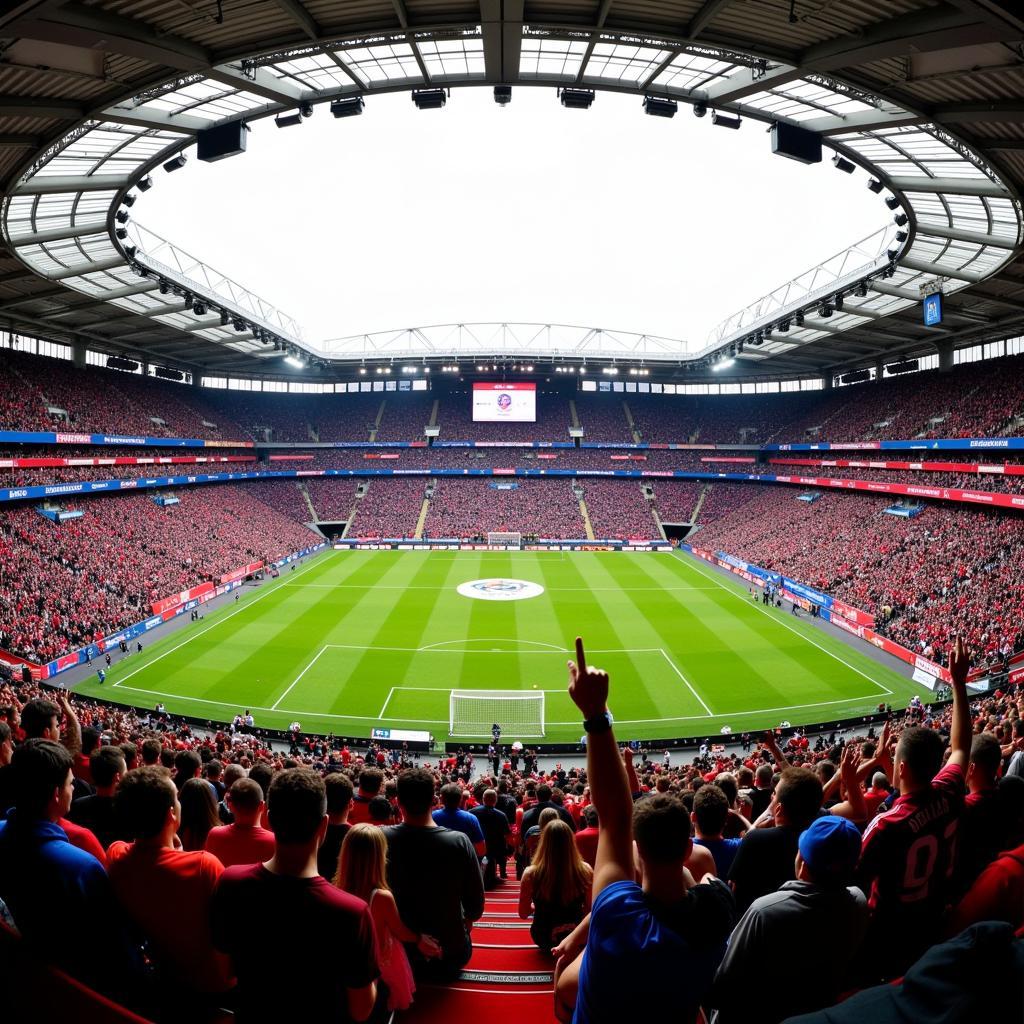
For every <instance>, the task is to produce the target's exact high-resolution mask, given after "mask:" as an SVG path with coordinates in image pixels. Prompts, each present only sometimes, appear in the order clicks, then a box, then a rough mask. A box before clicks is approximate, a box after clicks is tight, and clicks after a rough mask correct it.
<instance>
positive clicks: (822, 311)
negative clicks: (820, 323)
mask: <svg viewBox="0 0 1024 1024" xmlns="http://www.w3.org/2000/svg"><path fill="white" fill-rule="evenodd" d="M831 315H832V307H831V306H830V305H829V304H828V303H827V302H823V303H822V304H821V305H820V306H819V307H818V316H819V317H821V319H822V320H827V319H828V318H829V317H830V316H831Z"/></svg>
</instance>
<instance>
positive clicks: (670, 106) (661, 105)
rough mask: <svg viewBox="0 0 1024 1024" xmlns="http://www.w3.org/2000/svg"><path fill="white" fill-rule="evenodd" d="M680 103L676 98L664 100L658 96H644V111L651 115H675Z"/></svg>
mask: <svg viewBox="0 0 1024 1024" xmlns="http://www.w3.org/2000/svg"><path fill="white" fill-rule="evenodd" d="M678 109H679V104H678V103H676V101H675V100H663V99H659V98H658V97H657V96H645V97H644V113H645V114H650V116H651V117H675V116H676V111H677V110H678Z"/></svg>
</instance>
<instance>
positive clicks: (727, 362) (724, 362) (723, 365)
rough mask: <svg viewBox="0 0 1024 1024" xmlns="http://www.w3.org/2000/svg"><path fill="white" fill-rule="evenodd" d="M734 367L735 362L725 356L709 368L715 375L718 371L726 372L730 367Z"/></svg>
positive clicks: (730, 357)
mask: <svg viewBox="0 0 1024 1024" xmlns="http://www.w3.org/2000/svg"><path fill="white" fill-rule="evenodd" d="M735 365H736V360H735V359H733V358H732V356H725V357H724V358H723V359H719V360H718V362H717V363H715V364H714V365H713V366H712V367H711V369H712V371H713V372H715V373H717V372H718V371H719V370H728V369H729V367H730V366H735Z"/></svg>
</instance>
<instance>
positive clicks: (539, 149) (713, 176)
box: [132, 87, 886, 347]
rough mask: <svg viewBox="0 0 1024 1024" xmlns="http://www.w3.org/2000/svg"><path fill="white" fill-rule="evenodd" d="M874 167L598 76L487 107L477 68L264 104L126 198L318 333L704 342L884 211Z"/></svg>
mask: <svg viewBox="0 0 1024 1024" xmlns="http://www.w3.org/2000/svg"><path fill="white" fill-rule="evenodd" d="M826 153H828V151H827V150H826ZM866 180H867V179H866V175H865V174H864V173H863V172H862V171H859V170H858V171H857V172H855V173H854V174H852V175H846V174H842V173H840V172H838V171H837V170H836V169H835V168H834V167H833V166H832V164H831V162H830V161H829V160H828V159H827V157H826V159H825V160H823V162H822V163H821V164H819V165H816V166H804V165H802V164H798V163H794V162H793V161H790V160H785V159H782V158H781V157H775V156H772V154H771V145H770V140H769V137H768V134H767V130H766V126H765V125H763V124H762V123H760V122H756V121H746V122H744V124H743V126H742V128H741V129H740V130H739V131H728V130H726V129H723V128H718V127H715V126H714V125H712V123H711V118H710V116H709V117H706V118H704V119H703V120H698V119H697V118H695V117H694V116H693V115H692V113H691V112H690V108H689V107H688V106H685V105H680V109H679V112H678V113H677V115H676V116H675V118H673V119H672V120H668V119H664V118H656V117H647V116H645V115H644V114H643V111H642V109H641V100H640V98H639V97H626V96H619V95H613V94H610V93H604V94H602V93H598V95H597V98H596V100H595V102H594V105H593V106H592V107H591V109H590V110H589V111H580V110H565V109H563V108H562V107H561V105H560V104H559V102H558V100H557V98H556V96H555V92H554V90H553V89H551V88H543V89H541V88H528V87H519V88H516V89H515V90H514V93H513V99H512V103H511V104H510V105H509V106H508V107H505V108H504V109H501V108H499V107H498V106H497V105H496V104H495V103H494V101H493V99H492V97H491V91H490V88H487V89H482V88H481V89H458V90H455V91H454V92H453V94H452V96H451V98H450V99H449V101H448V106H447V107H446V108H445V109H444V110H432V111H419V110H417V109H416V108H415V106H414V104H413V103H412V100H411V99H410V96H409V94H408V93H400V94H396V95H391V96H369V97H367V100H366V110H365V112H364V114H363V116H362V117H356V118H347V119H341V120H335V119H334V118H333V117H331V115H330V113H329V111H328V110H327V108H326V106H318V107H317V108H316V110H315V113H314V114H313V117H311V118H310V119H308V120H307V121H305V122H303V124H301V125H299V126H296V127H292V128H280V129H279V128H277V127H276V126H275V125H274V124H273V121H272V120H269V119H265V120H262V121H257V122H255V124H254V125H253V130H252V132H251V133H250V135H249V140H248V152H247V153H246V154H244V155H242V156H237V157H232V158H230V159H227V160H224V161H221V162H219V163H215V164H202V163H200V162H199V161H197V160H195V159H194V158H192V159H190V161H189V164H188V166H187V167H186V168H185V169H184V170H182V171H179V172H177V173H176V174H173V175H165V174H163V173H162V172H157V173H156V175H155V181H156V187H155V188H153V189H152V190H151V191H150V192H148V193H145V194H142V195H140V197H139V202H138V204H137V205H136V206H135V208H134V210H133V211H132V213H133V214H134V216H135V217H136V219H137V220H138V221H139V222H140V223H141V224H143V225H145V226H146V227H147V228H149V229H151V230H153V231H156V232H157V233H158V234H161V235H163V236H164V237H166V238H169V239H170V240H171V241H173V242H175V243H176V244H178V245H180V246H181V247H182V248H184V249H185V250H187V251H188V252H189V253H191V254H192V255H193V256H196V257H198V258H200V259H202V260H203V261H204V262H205V263H208V264H209V265H210V266H212V267H214V268H216V269H217V270H218V271H220V272H222V273H226V274H228V275H229V276H231V277H232V278H234V280H236V281H238V282H239V283H240V284H242V285H244V286H246V287H248V288H250V289H252V290H253V291H255V292H257V293H258V294H259V295H261V296H262V297H263V298H264V299H266V300H267V301H269V302H271V303H273V304H274V305H276V306H278V308H280V309H282V310H283V311H285V312H286V313H289V314H291V315H292V316H294V317H295V318H296V319H297V320H298V321H299V323H300V324H301V326H302V328H303V334H304V337H305V338H306V340H307V341H310V342H313V343H316V342H319V341H322V340H324V339H326V338H334V337H341V336H344V335H349V334H359V333H364V332H366V333H369V332H373V331H378V330H387V329H391V328H403V327H415V326H424V325H429V324H440V323H460V322H461V323H469V322H472V321H510V322H511V321H525V322H529V321H537V322H542V323H569V324H580V325H585V326H592V327H601V328H605V329H618V330H624V331H638V332H646V333H651V334H660V335H664V336H667V337H672V338H680V339H684V340H686V341H689V342H690V343H691V344H692V345H696V346H697V347H701V346H702V345H703V343H704V340H705V336H706V335H707V332H708V331H709V330H710V328H712V327H713V326H714V325H715V324H716V323H718V322H719V321H720V320H722V319H724V318H725V317H726V316H728V315H729V314H730V313H732V312H734V311H735V310H737V309H739V308H741V307H742V306H744V305H746V304H747V303H748V302H751V301H753V300H754V299H756V298H758V297H759V296H760V295H762V294H763V293H765V292H767V291H770V290H771V289H773V288H775V287H777V286H778V285H780V284H782V283H783V282H784V281H786V280H788V279H789V278H792V277H795V276H796V275H798V274H800V273H802V272H803V271H804V270H807V269H808V268H809V267H811V266H813V265H815V264H817V263H820V262H821V261H823V260H825V259H828V258H829V257H830V256H833V255H835V254H836V253H837V252H839V251H840V250H841V249H843V248H845V247H847V246H848V245H851V244H853V243H854V242H857V241H859V240H860V239H862V238H864V237H865V236H867V235H868V234H870V233H871V232H873V231H875V230H876V229H877V228H878V227H880V226H881V225H882V224H884V223H885V220H886V210H885V207H884V206H883V205H882V203H881V201H880V197H878V196H876V195H873V194H872V193H871V192H870V191H869V190H868V189H867V188H866V187H865V182H866Z"/></svg>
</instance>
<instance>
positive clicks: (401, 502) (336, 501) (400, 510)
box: [310, 477, 427, 537]
mask: <svg viewBox="0 0 1024 1024" xmlns="http://www.w3.org/2000/svg"><path fill="white" fill-rule="evenodd" d="M311 482H312V481H311ZM426 486H427V485H426V481H425V480H424V479H423V477H397V478H396V479H394V480H387V481H379V480H374V481H371V482H370V484H369V485H368V487H367V491H366V494H365V495H364V496H363V497H362V498H360V499H358V500H356V499H355V498H354V496H353V495H354V489H353V488H352V484H351V481H348V482H346V481H337V482H336V483H333V484H332V483H330V482H328V481H324V483H323V484H322V486H321V487H320V488H319V490H318V489H317V488H316V486H315V485H314V487H312V488H311V489H310V496H311V498H312V501H313V505H314V507H315V508H316V510H317V512H319V513H320V514H321V516H323V515H324V513H323V511H322V509H323V508H325V507H327V505H326V502H327V501H328V500H330V501H332V502H333V507H334V509H335V510H336V512H337V513H339V515H340V518H342V519H344V518H346V517H347V516H348V513H349V512H350V511H352V510H353V509H354V510H355V516H354V518H353V520H352V524H351V525H350V526H349V530H348V535H349V537H411V536H413V534H414V533H415V532H416V523H417V522H418V521H419V515H420V509H422V507H423V494H424V492H425V491H426ZM331 488H334V490H333V491H331ZM346 491H347V494H348V498H347V499H346V497H345V494H346ZM346 501H347V504H348V507H347V508H346V507H345V506H346Z"/></svg>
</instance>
